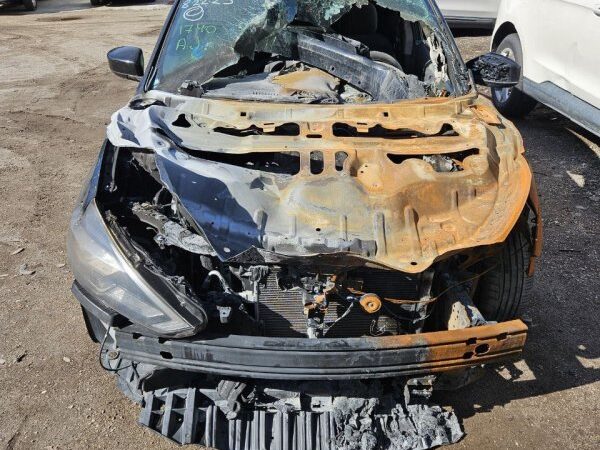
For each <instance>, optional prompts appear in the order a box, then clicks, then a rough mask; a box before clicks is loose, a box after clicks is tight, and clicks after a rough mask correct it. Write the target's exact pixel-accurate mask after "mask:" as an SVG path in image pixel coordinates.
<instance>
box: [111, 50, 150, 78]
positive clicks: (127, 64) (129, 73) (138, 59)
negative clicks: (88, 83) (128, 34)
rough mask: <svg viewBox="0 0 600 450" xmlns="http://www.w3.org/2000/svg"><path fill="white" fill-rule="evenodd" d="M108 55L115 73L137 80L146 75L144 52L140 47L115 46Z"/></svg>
mask: <svg viewBox="0 0 600 450" xmlns="http://www.w3.org/2000/svg"><path fill="white" fill-rule="evenodd" d="M106 57H107V58H108V66H109V67H110V70H111V71H112V72H113V73H114V74H115V75H117V76H119V77H123V78H127V79H128V80H135V81H140V80H141V79H142V76H144V52H142V50H141V49H140V48H137V47H117V48H113V49H112V50H111V51H110V52H108V55H106Z"/></svg>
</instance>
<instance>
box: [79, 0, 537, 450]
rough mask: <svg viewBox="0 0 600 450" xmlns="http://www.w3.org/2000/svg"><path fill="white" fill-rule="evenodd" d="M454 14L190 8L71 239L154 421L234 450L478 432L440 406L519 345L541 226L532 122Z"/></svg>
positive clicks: (398, 8)
mask: <svg viewBox="0 0 600 450" xmlns="http://www.w3.org/2000/svg"><path fill="white" fill-rule="evenodd" d="M228 7H230V8H231V9H230V10H228V11H229V14H222V11H223V9H226V8H228ZM194 8H195V9H194ZM198 17H200V19H198ZM441 20H442V19H441V18H440V16H439V11H438V10H437V8H436V7H435V6H432V4H431V3H430V2H429V1H424V0H423V1H418V2H404V1H391V0H381V1H378V2H371V3H369V2H366V1H365V2H356V1H340V2H303V1H291V0H290V1H274V2H264V3H263V2H255V1H247V2H244V7H243V8H238V7H237V6H236V5H233V4H228V2H223V4H222V5H220V9H218V8H216V7H215V6H212V7H211V6H207V5H205V6H204V7H202V6H201V5H200V3H199V2H180V3H176V4H175V6H174V7H173V11H172V13H171V15H170V17H169V19H168V20H167V24H166V26H165V30H164V31H163V34H162V36H161V39H160V40H159V44H158V46H157V51H156V52H155V54H154V55H153V58H152V61H151V63H150V65H149V67H148V68H147V69H146V72H145V75H144V78H143V80H142V82H141V83H140V88H139V90H138V94H137V95H136V96H135V97H134V98H133V100H132V101H131V102H130V104H129V105H128V106H126V107H125V108H123V109H121V110H119V111H118V112H117V113H115V115H114V116H113V119H112V122H111V123H110V125H109V127H108V130H107V140H106V142H105V143H104V145H103V148H102V151H101V152H100V156H99V159H98V162H97V164H96V166H95V168H94V169H93V171H92V172H91V176H90V180H89V183H88V184H87V186H86V188H85V189H84V192H83V193H82V195H81V198H80V200H79V201H78V204H77V207H76V210H75V212H74V214H73V218H72V222H71V230H70V235H69V243H68V252H69V259H70V264H71V267H72V269H73V272H74V274H75V283H74V285H73V293H74V294H75V296H76V298H77V299H78V300H79V301H80V303H81V305H82V309H83V313H84V317H85V321H86V324H87V326H88V330H89V332H90V335H91V336H92V338H93V339H95V340H96V341H98V342H99V343H100V344H101V349H100V358H101V364H102V365H103V367H104V368H105V369H107V370H109V371H112V372H115V373H116V374H117V375H118V380H119V386H120V387H121V388H122V389H123V390H124V392H125V393H126V394H127V395H128V396H129V397H130V398H132V399H133V400H135V401H138V402H140V403H141V404H142V406H143V411H142V415H141V418H140V421H141V423H142V424H144V425H146V426H149V427H151V428H152V429H154V430H156V431H158V432H160V433H162V434H163V435H165V436H167V437H169V438H171V439H174V440H175V441H177V442H180V443H201V444H204V445H206V446H208V447H216V448H248V449H250V448H256V449H259V448H306V449H312V448H328V449H329V448H331V449H333V448H348V449H351V448H429V447H431V446H435V445H440V444H445V443H450V442H455V441H457V440H458V439H459V438H460V437H461V436H462V431H461V430H460V427H459V426H458V422H457V420H456V417H455V416H454V415H453V414H452V413H447V412H445V411H443V410H442V409H441V408H439V407H435V406H431V405H428V404H427V399H428V398H429V396H430V395H431V392H432V390H433V389H435V388H436V387H441V386H449V385H452V384H454V385H459V384H464V382H466V381H467V380H468V379H469V378H471V377H472V375H473V374H474V372H476V370H477V368H479V367H481V366H482V365H483V364H487V363H493V362H497V361H500V360H503V359H506V358H511V357H514V356H516V355H518V354H519V353H520V352H521V350H522V348H523V346H524V343H525V339H526V335H527V327H526V326H525V324H524V323H523V322H522V321H520V320H518V319H515V317H516V312H517V308H518V306H519V303H520V302H521V301H522V300H525V299H526V295H527V292H528V289H529V287H530V284H531V275H532V274H533V269H534V258H535V256H537V255H539V250H540V244H541V223H540V217H539V207H538V203H537V196H536V193H535V185H534V184H533V182H532V174H531V171H530V169H529V166H528V164H527V162H526V160H525V158H524V156H523V153H524V149H523V145H522V141H521V139H520V137H519V135H518V132H517V131H516V129H515V128H514V126H513V125H512V124H511V123H510V122H507V121H506V120H504V119H503V118H502V117H500V116H499V115H498V114H497V113H496V112H495V111H494V110H493V108H492V107H491V106H490V103H489V102H488V101H487V100H485V99H482V98H480V97H478V96H477V94H476V92H475V91H474V89H473V87H472V85H471V80H470V79H469V76H468V72H467V71H466V69H465V68H464V64H463V63H462V60H461V59H460V56H459V55H458V54H457V51H456V48H455V46H454V43H453V41H452V38H451V37H450V35H449V33H448V30H447V28H446V26H445V25H444V24H443V22H441ZM363 22H368V23H367V24H366V25H365V24H364V23H363ZM233 24H235V26H233ZM390 24H393V25H394V26H393V27H392V26H391V25H390ZM126 62H127V61H126ZM124 70H125V69H124Z"/></svg>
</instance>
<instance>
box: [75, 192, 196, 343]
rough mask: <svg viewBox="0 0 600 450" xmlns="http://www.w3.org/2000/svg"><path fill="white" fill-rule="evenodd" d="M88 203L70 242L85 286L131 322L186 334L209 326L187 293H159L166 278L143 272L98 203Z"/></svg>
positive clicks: (80, 210)
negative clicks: (119, 241)
mask: <svg viewBox="0 0 600 450" xmlns="http://www.w3.org/2000/svg"><path fill="white" fill-rule="evenodd" d="M82 206H83V205H81V204H79V205H78V206H77V208H76V210H75V212H74V213H73V218H72V220H71V229H70V233H69V238H68V243H67V251H68V257H69V262H70V264H71V268H72V270H73V273H74V274H75V278H76V280H77V282H78V283H79V284H80V285H81V287H83V288H84V289H85V290H86V291H87V293H88V294H90V295H91V296H92V297H94V298H97V299H98V300H100V301H102V302H103V303H105V304H106V305H107V306H109V307H111V308H112V309H114V310H115V311H116V312H118V313H119V314H121V315H123V316H125V317H126V318H128V319H129V320H130V321H132V322H134V323H137V324H140V325H142V326H144V327H147V328H149V329H151V330H152V331H154V332H155V333H158V334H159V335H162V336H173V337H183V336H190V335H193V334H195V333H196V332H198V331H199V330H200V329H202V328H203V327H204V326H205V324H206V314H205V313H204V311H203V309H202V308H201V307H200V306H198V305H192V304H189V305H187V307H186V306H184V303H185V301H184V300H182V298H181V294H179V296H177V295H176V294H173V292H170V291H169V290H168V289H166V294H165V292H160V293H159V292H158V289H157V286H158V287H160V282H158V283H157V281H158V280H148V279H147V277H144V276H142V274H141V273H140V271H139V270H138V269H136V268H135V267H134V266H133V265H132V263H131V262H130V261H129V260H128V259H127V257H126V256H125V255H124V254H123V252H122V251H121V249H120V248H119V246H118V244H117V243H116V242H115V241H114V239H113V237H112V236H111V232H110V231H109V229H108V227H107V225H106V223H105V222H104V220H103V218H102V216H101V214H100V211H99V210H98V207H97V205H96V203H95V201H91V202H90V203H89V204H88V205H87V207H86V208H85V209H83V208H82ZM153 281H154V282H153ZM163 285H164V282H163ZM163 287H164V286H163ZM188 303H191V302H188Z"/></svg>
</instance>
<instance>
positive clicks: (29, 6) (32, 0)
mask: <svg viewBox="0 0 600 450" xmlns="http://www.w3.org/2000/svg"><path fill="white" fill-rule="evenodd" d="M23 6H24V7H25V11H35V10H36V9H37V0H23Z"/></svg>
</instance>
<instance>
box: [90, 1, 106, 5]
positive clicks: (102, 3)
mask: <svg viewBox="0 0 600 450" xmlns="http://www.w3.org/2000/svg"><path fill="white" fill-rule="evenodd" d="M107 1H108V0H90V3H91V5H92V6H102V5H104V4H105V3H106V2H107Z"/></svg>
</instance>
